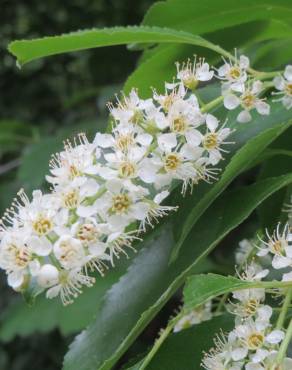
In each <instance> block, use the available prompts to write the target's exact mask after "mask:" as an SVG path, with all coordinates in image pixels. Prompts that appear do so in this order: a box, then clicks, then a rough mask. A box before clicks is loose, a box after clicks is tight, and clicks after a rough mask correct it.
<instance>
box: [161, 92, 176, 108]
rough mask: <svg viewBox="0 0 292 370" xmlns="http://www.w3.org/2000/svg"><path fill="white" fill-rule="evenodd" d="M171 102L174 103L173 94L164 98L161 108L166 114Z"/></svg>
mask: <svg viewBox="0 0 292 370" xmlns="http://www.w3.org/2000/svg"><path fill="white" fill-rule="evenodd" d="M173 102H174V95H173V94H170V95H167V96H166V97H165V98H164V101H163V103H162V107H163V109H164V110H165V112H168V110H169V108H170V107H171V105H172V104H173Z"/></svg>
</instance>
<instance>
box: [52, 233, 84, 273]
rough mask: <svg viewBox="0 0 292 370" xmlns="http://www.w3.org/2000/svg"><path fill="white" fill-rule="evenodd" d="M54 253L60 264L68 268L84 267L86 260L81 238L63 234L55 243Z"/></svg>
mask: <svg viewBox="0 0 292 370" xmlns="http://www.w3.org/2000/svg"><path fill="white" fill-rule="evenodd" d="M54 254H55V256H56V258H57V259H58V261H59V262H60V265H61V266H62V267H63V268H64V269H66V270H69V269H72V268H73V269H74V268H77V267H80V268H81V267H82V266H83V265H84V264H85V262H86V256H85V251H84V248H83V247H82V243H81V241H80V240H78V239H76V238H73V237H72V236H71V235H62V236H61V237H60V238H59V239H58V240H57V241H56V243H55V244H54Z"/></svg>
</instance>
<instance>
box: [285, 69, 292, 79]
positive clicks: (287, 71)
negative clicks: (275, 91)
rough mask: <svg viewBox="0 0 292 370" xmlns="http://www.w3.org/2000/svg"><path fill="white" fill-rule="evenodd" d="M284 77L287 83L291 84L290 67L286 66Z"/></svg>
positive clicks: (291, 72)
mask: <svg viewBox="0 0 292 370" xmlns="http://www.w3.org/2000/svg"><path fill="white" fill-rule="evenodd" d="M284 76H285V78H286V79H287V80H288V81H289V82H292V65H288V66H286V68H285V72H284Z"/></svg>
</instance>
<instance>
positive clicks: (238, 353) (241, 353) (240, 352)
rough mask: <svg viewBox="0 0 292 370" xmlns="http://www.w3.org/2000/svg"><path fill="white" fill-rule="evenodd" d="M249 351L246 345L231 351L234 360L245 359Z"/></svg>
mask: <svg viewBox="0 0 292 370" xmlns="http://www.w3.org/2000/svg"><path fill="white" fill-rule="evenodd" d="M247 353H248V349H247V348H246V347H239V348H235V349H234V350H233V351H232V352H231V357H232V359H233V361H239V360H242V359H244V358H245V357H246V356H247Z"/></svg>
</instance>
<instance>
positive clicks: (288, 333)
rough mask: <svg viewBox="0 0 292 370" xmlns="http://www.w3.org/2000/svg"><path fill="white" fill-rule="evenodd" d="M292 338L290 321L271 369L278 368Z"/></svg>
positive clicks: (291, 321)
mask: <svg viewBox="0 0 292 370" xmlns="http://www.w3.org/2000/svg"><path fill="white" fill-rule="evenodd" d="M291 338H292V319H291V320H290V323H289V326H288V328H287V331H286V335H285V338H284V340H283V342H282V343H281V346H280V349H279V352H278V354H277V357H276V360H275V363H274V364H273V369H277V368H278V366H280V365H281V364H282V362H283V360H284V357H285V355H286V353H287V348H288V346H289V343H290V340H291Z"/></svg>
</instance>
